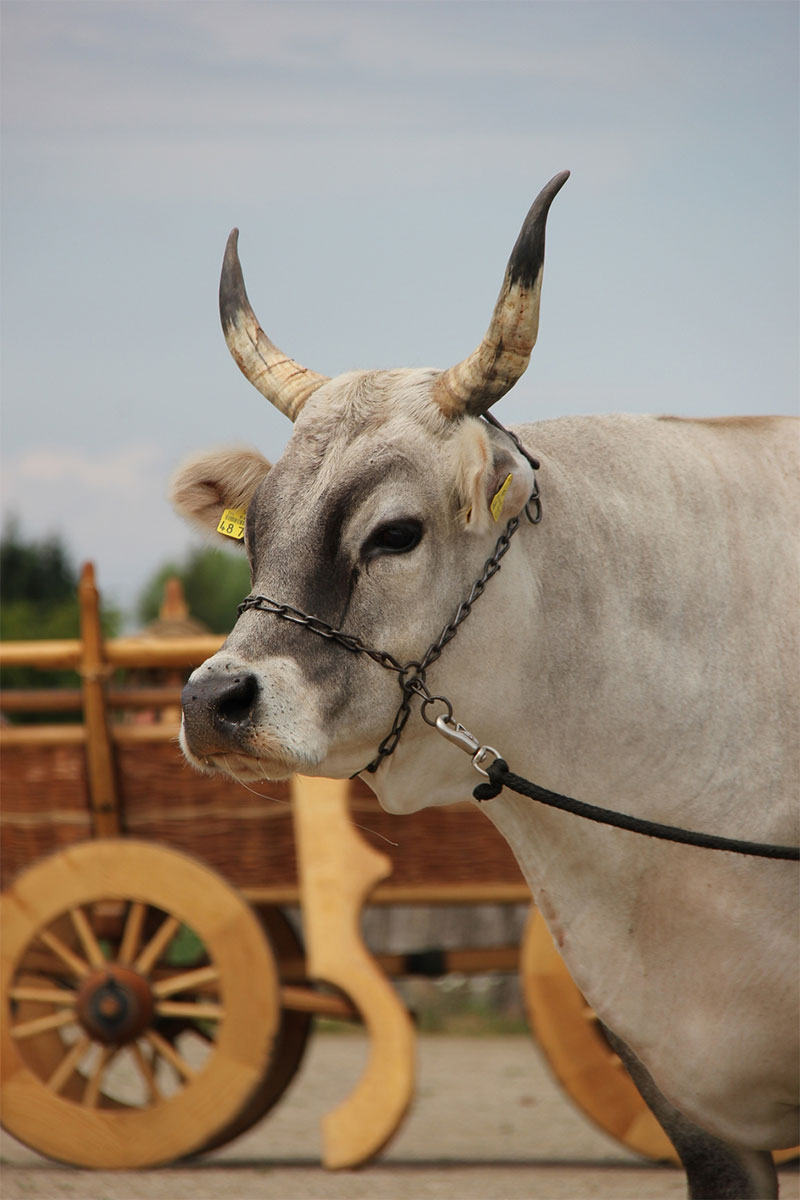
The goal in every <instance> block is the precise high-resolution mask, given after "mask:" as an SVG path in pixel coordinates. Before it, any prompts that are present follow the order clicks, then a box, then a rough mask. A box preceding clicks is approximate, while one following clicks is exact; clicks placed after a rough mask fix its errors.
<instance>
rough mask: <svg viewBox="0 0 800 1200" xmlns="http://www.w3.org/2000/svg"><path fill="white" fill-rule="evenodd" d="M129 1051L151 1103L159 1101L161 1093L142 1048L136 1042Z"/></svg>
mask: <svg viewBox="0 0 800 1200" xmlns="http://www.w3.org/2000/svg"><path fill="white" fill-rule="evenodd" d="M130 1051H131V1054H132V1055H133V1061H134V1062H135V1063H136V1066H137V1068H138V1070H139V1074H140V1075H141V1076H142V1078H143V1079H144V1082H145V1087H146V1088H147V1092H148V1095H149V1097H150V1099H151V1100H153V1101H156V1100H160V1099H161V1094H162V1093H161V1089H160V1088H159V1086H158V1083H157V1081H156V1074H155V1071H154V1070H153V1067H152V1064H151V1063H149V1062H148V1061H147V1058H146V1056H145V1053H144V1051H143V1050H142V1047H141V1046H140V1045H139V1043H138V1042H134V1043H133V1045H132V1046H131V1047H130Z"/></svg>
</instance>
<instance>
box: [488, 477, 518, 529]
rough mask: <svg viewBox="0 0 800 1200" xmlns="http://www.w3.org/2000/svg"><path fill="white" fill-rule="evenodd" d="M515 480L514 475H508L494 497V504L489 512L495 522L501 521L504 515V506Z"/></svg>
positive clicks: (492, 503) (490, 506)
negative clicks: (502, 514) (507, 493)
mask: <svg viewBox="0 0 800 1200" xmlns="http://www.w3.org/2000/svg"><path fill="white" fill-rule="evenodd" d="M513 478H514V476H513V475H506V477H505V479H504V480H503V483H502V485H501V487H500V489H499V490H498V491H496V492H495V494H494V496H493V497H492V502H491V504H490V505H489V511H490V512H491V514H492V516H493V517H494V519H495V521H499V520H500V514H501V513H502V511H503V505H504V504H505V499H506V492H507V491H508V489H509V488H510V487H511V480H512V479H513Z"/></svg>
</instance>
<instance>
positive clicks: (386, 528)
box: [362, 518, 422, 559]
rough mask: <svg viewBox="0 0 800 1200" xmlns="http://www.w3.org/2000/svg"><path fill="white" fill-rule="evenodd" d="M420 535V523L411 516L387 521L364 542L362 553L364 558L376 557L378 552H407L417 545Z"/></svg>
mask: <svg viewBox="0 0 800 1200" xmlns="http://www.w3.org/2000/svg"><path fill="white" fill-rule="evenodd" d="M421 537H422V523H421V522H420V521H415V520H413V519H411V518H409V519H408V520H402V521H388V522H387V523H386V524H385V525H381V526H379V528H378V529H376V530H375V532H374V533H372V534H371V535H370V536H369V538H367V541H366V542H365V543H364V548H363V550H362V554H363V556H364V558H367V559H370V558H377V557H378V555H380V554H408V552H409V550H413V549H414V547H415V546H418V545H419V542H420V539H421Z"/></svg>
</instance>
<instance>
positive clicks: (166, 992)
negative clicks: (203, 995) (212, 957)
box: [153, 966, 219, 997]
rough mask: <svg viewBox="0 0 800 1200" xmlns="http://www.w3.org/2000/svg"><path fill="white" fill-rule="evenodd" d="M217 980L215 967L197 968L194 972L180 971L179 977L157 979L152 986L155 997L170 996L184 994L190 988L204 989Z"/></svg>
mask: <svg viewBox="0 0 800 1200" xmlns="http://www.w3.org/2000/svg"><path fill="white" fill-rule="evenodd" d="M218 979H219V970H218V968H217V967H214V966H209V967H198V968H197V970H196V971H182V972H181V973H180V974H179V975H170V976H169V977H168V978H167V979H159V980H158V982H157V983H154V984H153V994H154V995H155V996H161V997H163V996H172V995H174V994H175V992H186V991H188V990H189V988H191V989H192V990H193V991H194V990H195V989H197V988H201V987H205V985H206V984H209V983H216V982H217V980H218Z"/></svg>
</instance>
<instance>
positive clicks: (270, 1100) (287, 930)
mask: <svg viewBox="0 0 800 1200" xmlns="http://www.w3.org/2000/svg"><path fill="white" fill-rule="evenodd" d="M256 913H257V915H258V917H259V920H260V921H261V924H262V925H263V927H264V930H265V932H266V935H267V938H268V939H269V943H270V945H271V947H272V950H273V953H274V955H275V958H276V959H277V963H278V970H279V971H280V975H281V979H282V980H283V979H284V978H285V977H288V978H289V979H290V980H291V979H294V978H298V977H304V975H305V964H304V952H303V944H302V942H301V941H300V939H299V937H298V936H297V934H296V933H295V931H294V929H293V927H292V925H291V923H290V922H289V920H288V919H287V918H286V917H285V916H284V914H283V913H282V912H281V910H280V909H279V908H274V907H272V906H270V907H268V908H259V909H257V910H256ZM312 1022H313V1018H312V1015H311V1013H310V1012H302V1011H299V1010H297V1009H291V1008H282V1009H281V1014H280V1024H279V1026H278V1033H277V1036H276V1039H275V1043H274V1047H273V1053H272V1058H271V1060H270V1064H269V1067H268V1069H267V1073H266V1074H265V1075H264V1077H263V1079H262V1080H261V1082H260V1083H259V1085H258V1087H257V1088H256V1090H255V1092H254V1093H253V1095H252V1096H251V1098H250V1100H249V1101H248V1102H247V1104H246V1105H245V1107H244V1108H243V1109H242V1111H241V1112H240V1113H239V1115H238V1116H237V1117H235V1118H234V1119H233V1121H231V1123H230V1124H229V1125H227V1126H226V1127H225V1128H224V1129H220V1130H219V1131H218V1132H217V1133H215V1134H213V1135H212V1137H210V1138H209V1140H208V1141H207V1142H206V1143H205V1144H204V1145H202V1146H201V1147H200V1149H199V1150H197V1151H195V1153H196V1154H208V1153H209V1152H210V1151H211V1150H218V1149H219V1147H220V1146H224V1145H226V1144H227V1143H228V1142H232V1141H233V1140H234V1138H237V1137H240V1136H241V1134H243V1133H246V1132H247V1130H248V1129H250V1128H252V1126H253V1125H256V1124H257V1123H258V1122H259V1121H260V1120H261V1118H262V1117H265V1116H266V1115H267V1113H268V1112H269V1110H270V1109H271V1108H273V1107H274V1106H275V1105H276V1104H277V1103H278V1101H279V1100H280V1098H281V1096H282V1095H283V1093H284V1092H285V1091H286V1089H287V1087H288V1086H289V1084H290V1083H291V1082H292V1080H293V1079H294V1077H295V1075H296V1074H297V1072H298V1070H299V1068H300V1064H301V1062H302V1060H303V1055H304V1054H305V1050H306V1045H307V1044H308V1039H309V1036H310V1034H311V1026H312Z"/></svg>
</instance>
